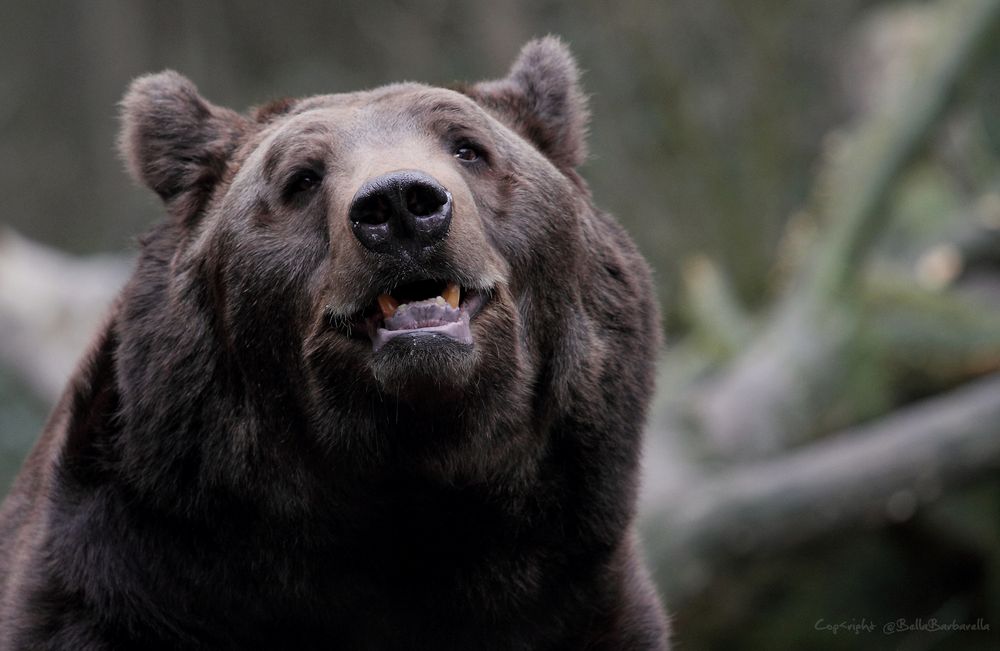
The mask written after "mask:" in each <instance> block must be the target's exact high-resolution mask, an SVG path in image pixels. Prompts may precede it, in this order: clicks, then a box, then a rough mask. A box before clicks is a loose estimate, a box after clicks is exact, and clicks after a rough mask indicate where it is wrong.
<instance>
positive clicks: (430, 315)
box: [385, 296, 462, 330]
mask: <svg viewBox="0 0 1000 651" xmlns="http://www.w3.org/2000/svg"><path fill="white" fill-rule="evenodd" d="M461 317H462V310H461V309H459V308H455V307H452V306H451V305H449V304H448V302H447V301H446V300H445V299H444V298H442V297H441V296H435V297H434V298H428V299H426V300H423V301H413V302H411V303H403V304H402V305H400V306H399V307H398V308H397V309H396V311H395V312H394V313H393V315H392V316H390V317H388V318H387V319H385V329H386V330H414V329H416V328H422V327H427V326H439V325H445V324H447V323H455V322H457V321H459V320H461Z"/></svg>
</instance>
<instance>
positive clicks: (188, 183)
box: [118, 70, 248, 222]
mask: <svg viewBox="0 0 1000 651" xmlns="http://www.w3.org/2000/svg"><path fill="white" fill-rule="evenodd" d="M121 107H122V130H121V135H120V137H119V140H118V148H119V151H120V152H121V155H122V157H123V158H124V159H125V163H126V165H127V166H128V170H129V172H130V173H131V174H132V176H133V177H134V178H135V179H136V180H138V181H141V182H142V183H143V184H145V185H146V186H147V187H149V188H151V189H152V190H154V191H155V192H156V193H157V194H158V195H160V198H162V199H163V201H164V203H166V204H167V208H168V210H169V211H170V212H171V213H172V214H173V215H174V216H175V217H176V218H178V219H180V220H182V221H184V222H187V221H189V220H191V219H193V218H194V217H196V216H197V215H198V214H199V213H200V211H201V210H202V208H204V205H205V202H206V201H207V200H208V198H209V196H210V195H211V192H212V189H213V188H214V187H215V185H216V183H218V181H219V180H220V179H221V178H222V176H223V174H224V173H225V170H226V163H227V161H228V159H229V157H230V155H231V154H232V152H233V150H234V149H235V148H236V146H237V145H238V144H239V142H240V140H241V138H242V136H243V135H244V134H245V133H246V131H247V128H248V121H247V120H246V119H245V118H244V117H243V116H241V115H239V114H238V113H236V112H234V111H230V110H229V109H224V108H220V107H218V106H214V105H212V104H211V103H209V102H208V101H206V100H205V99H204V98H202V97H201V95H199V94H198V89H197V88H195V86H194V84H193V83H191V81H189V80H188V79H187V78H186V77H184V76H182V75H179V74H177V73H176V72H173V71H170V70H167V71H165V72H160V73H157V74H152V75H145V76H143V77H139V78H138V79H136V80H135V81H133V82H132V85H131V86H130V87H129V90H128V92H127V93H126V94H125V97H124V99H122V102H121Z"/></svg>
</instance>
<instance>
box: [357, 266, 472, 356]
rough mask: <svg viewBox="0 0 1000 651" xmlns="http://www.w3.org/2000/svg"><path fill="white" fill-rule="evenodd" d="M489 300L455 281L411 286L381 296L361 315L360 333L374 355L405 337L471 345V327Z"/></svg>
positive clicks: (418, 283)
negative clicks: (370, 344)
mask: <svg viewBox="0 0 1000 651" xmlns="http://www.w3.org/2000/svg"><path fill="white" fill-rule="evenodd" d="M487 298H488V296H487V294H485V293H483V292H481V291H479V290H476V289H468V288H464V287H462V286H461V285H459V284H458V283H456V282H454V281H446V280H441V281H438V280H422V281H418V282H414V283H408V284H406V285H400V286H398V287H396V288H394V289H393V290H392V291H391V292H389V293H384V294H380V295H379V296H378V298H377V299H376V300H375V302H374V303H373V304H372V305H371V306H370V307H369V308H368V309H367V310H365V311H364V312H363V314H361V315H359V319H358V321H359V322H360V323H359V324H358V325H359V326H360V327H359V328H358V330H360V332H361V333H364V334H367V335H368V337H369V338H370V339H371V342H372V352H377V351H378V350H379V349H381V348H382V347H383V346H385V345H386V344H387V343H389V342H390V341H392V340H393V339H396V338H397V337H401V336H405V335H416V336H434V335H436V336H441V337H447V338H449V339H452V340H454V341H457V342H459V343H463V344H471V343H472V330H471V327H470V323H471V321H472V318H473V317H474V316H475V315H476V314H478V313H479V311H480V310H481V309H482V308H483V305H484V304H485V303H486V300H487Z"/></svg>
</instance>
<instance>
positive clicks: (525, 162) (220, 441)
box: [0, 37, 667, 651]
mask: <svg viewBox="0 0 1000 651" xmlns="http://www.w3.org/2000/svg"><path fill="white" fill-rule="evenodd" d="M122 111H123V129H122V135H121V140H120V145H121V151H122V153H123V155H124V157H125V159H126V161H127V164H128V167H129V169H130V171H131V172H132V174H133V175H134V176H135V177H136V178H137V179H138V180H139V181H141V182H142V183H144V184H145V185H147V186H149V187H150V188H151V189H152V190H154V191H155V192H156V193H157V194H158V195H159V196H160V197H161V198H162V200H163V201H164V203H165V205H166V211H167V213H168V218H167V219H166V220H165V221H163V222H162V223H160V224H159V225H157V226H155V227H154V228H153V229H152V230H151V231H150V232H149V233H148V234H147V235H145V236H144V237H143V238H142V239H141V252H140V255H139V259H138V262H137V266H136V269H135V272H134V274H133V275H132V277H131V279H130V281H129V282H128V284H127V286H126V287H125V288H124V290H123V291H122V293H121V295H120V297H119V298H118V300H117V301H116V303H115V304H114V306H113V307H112V309H111V312H110V315H109V317H108V318H107V321H106V323H105V325H104V326H103V328H102V329H101V331H100V332H99V334H98V335H97V337H96V340H95V341H94V343H93V345H92V348H91V349H90V351H89V352H88V353H87V355H86V358H85V359H84V361H83V362H82V363H81V365H80V367H79V368H78V370H77V371H76V373H75V375H74V376H73V378H72V380H71V381H70V383H69V386H68V388H67V390H66V392H65V394H64V396H63V398H62V399H61V401H60V403H59V405H58V406H57V407H56V409H55V412H54V414H53V415H52V417H51V420H50V421H49V423H48V425H47V426H46V429H45V432H44V434H43V435H42V437H41V440H40V441H39V442H38V444H37V446H36V447H35V449H34V450H33V451H32V453H31V455H30V457H29V458H28V460H27V462H26V464H25V466H24V469H23V471H22V472H21V474H20V476H19V478H18V479H17V481H16V484H15V486H14V488H13V490H12V491H11V493H10V495H9V496H8V497H7V499H6V501H5V502H4V505H3V509H2V512H0V648H3V649H10V650H20V649H31V650H33V651H34V650H40V649H67V650H69V649H72V650H73V651H81V650H92V649H93V650H96V649H101V650H104V649H144V650H149V649H250V648H259V649H359V650H360V649H364V650H378V649H435V650H445V649H463V650H469V649H477V650H488V649H617V650H621V649H664V648H666V645H667V640H666V624H665V620H664V617H663V614H662V610H661V607H660V605H659V603H658V600H657V597H656V596H655V593H654V591H653V589H652V587H651V583H650V580H649V578H648V575H647V572H646V570H645V569H644V567H643V564H642V563H641V561H640V556H639V552H638V549H637V541H636V535H635V527H634V522H633V520H634V515H635V501H636V484H637V472H638V460H639V454H640V439H641V431H642V429H643V419H644V414H645V412H646V407H647V403H648V401H649V397H650V392H651V387H652V380H653V361H654V358H655V356H656V351H657V347H658V345H659V334H658V333H659V322H658V314H657V310H656V307H655V304H654V299H653V292H652V290H651V284H650V275H649V272H648V269H647V266H646V264H645V263H644V262H643V260H642V259H641V257H640V255H639V254H638V253H637V251H636V248H635V246H634V245H633V243H632V242H631V241H630V240H629V238H628V236H627V235H626V234H625V232H624V231H623V230H622V228H621V227H620V226H619V225H618V224H617V223H616V222H615V221H614V220H613V219H612V218H611V217H610V216H609V215H607V214H606V213H603V212H601V211H600V210H598V209H597V208H595V207H594V205H593V203H592V201H591V196H590V193H589V192H588V189H587V185H586V184H585V182H584V181H583V180H582V179H581V177H580V176H579V175H578V174H577V171H576V168H577V166H578V165H579V164H580V163H581V162H582V161H583V160H584V156H585V143H584V140H585V138H584V136H585V133H584V132H585V129H586V122H587V110H586V102H585V100H584V96H583V95H582V93H581V90H580V88H579V86H578V71H577V67H576V65H575V63H574V61H573V59H572V58H571V56H570V54H569V52H568V51H567V49H566V48H565V47H564V46H563V45H562V44H561V43H560V42H559V41H558V40H557V39H555V38H552V37H549V38H545V39H542V40H539V41H534V42H532V43H529V44H528V45H527V46H525V48H524V50H523V51H522V53H521V55H520V57H519V58H518V60H517V61H516V63H515V64H514V66H513V68H512V70H511V72H510V73H509V75H508V76H507V77H506V78H504V79H501V80H496V81H488V82H483V83H478V84H474V85H468V86H463V87H460V88H457V89H445V88H437V87H430V86H425V85H419V84H414V83H406V84H396V85H389V86H385V87H382V88H377V89H375V90H371V91H367V92H358V93H350V94H338V95H325V96H317V97H310V98H306V99H299V100H285V101H281V102H276V103H274V104H271V105H269V106H266V107H264V108H261V109H258V110H256V111H254V112H252V113H251V114H249V115H241V114H238V113H236V112H233V111H230V110H227V109H224V108H220V107H217V106H214V105H212V104H210V103H209V102H207V101H206V100H205V99H203V98H202V97H201V96H199V94H198V93H197V91H196V90H195V88H194V86H193V85H192V84H191V83H190V82H189V81H188V80H187V79H185V78H184V77H181V76H180V75H178V74H176V73H173V72H164V73H160V74H155V75H150V76H146V77H142V78H139V79H138V80H136V81H135V82H134V83H133V84H132V86H131V88H130V89H129V91H128V94H127V95H126V96H125V99H124V100H123V102H122Z"/></svg>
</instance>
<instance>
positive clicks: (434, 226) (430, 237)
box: [348, 170, 452, 256]
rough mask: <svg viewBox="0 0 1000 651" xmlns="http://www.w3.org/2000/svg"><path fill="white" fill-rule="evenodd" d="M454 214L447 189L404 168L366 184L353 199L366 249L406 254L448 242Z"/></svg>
mask: <svg viewBox="0 0 1000 651" xmlns="http://www.w3.org/2000/svg"><path fill="white" fill-rule="evenodd" d="M451 213H452V198H451V193H450V192H448V191H447V190H446V189H445V188H444V186H442V185H441V184H440V183H438V181H437V180H436V179H434V178H433V177H432V176H430V175H428V174H425V173H424V172H420V171H417V170H402V171H396V172H389V173H388V174H383V175H381V176H377V177H375V178H372V179H368V180H367V181H365V182H364V183H363V184H362V185H361V187H360V188H359V189H358V191H357V193H355V195H354V198H353V199H352V200H351V207H350V209H349V211H348V220H349V221H350V224H351V231H352V232H353V233H354V236H355V237H356V238H357V239H358V241H359V242H360V243H361V244H362V246H364V247H365V248H366V249H369V250H371V251H374V252H377V253H385V254H389V255H394V256H402V255H405V254H407V253H410V254H419V253H420V252H421V251H422V250H423V249H426V248H428V247H430V246H433V245H434V244H437V243H438V242H440V241H441V240H443V239H445V238H446V237H447V236H448V230H449V228H450V226H451Z"/></svg>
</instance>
